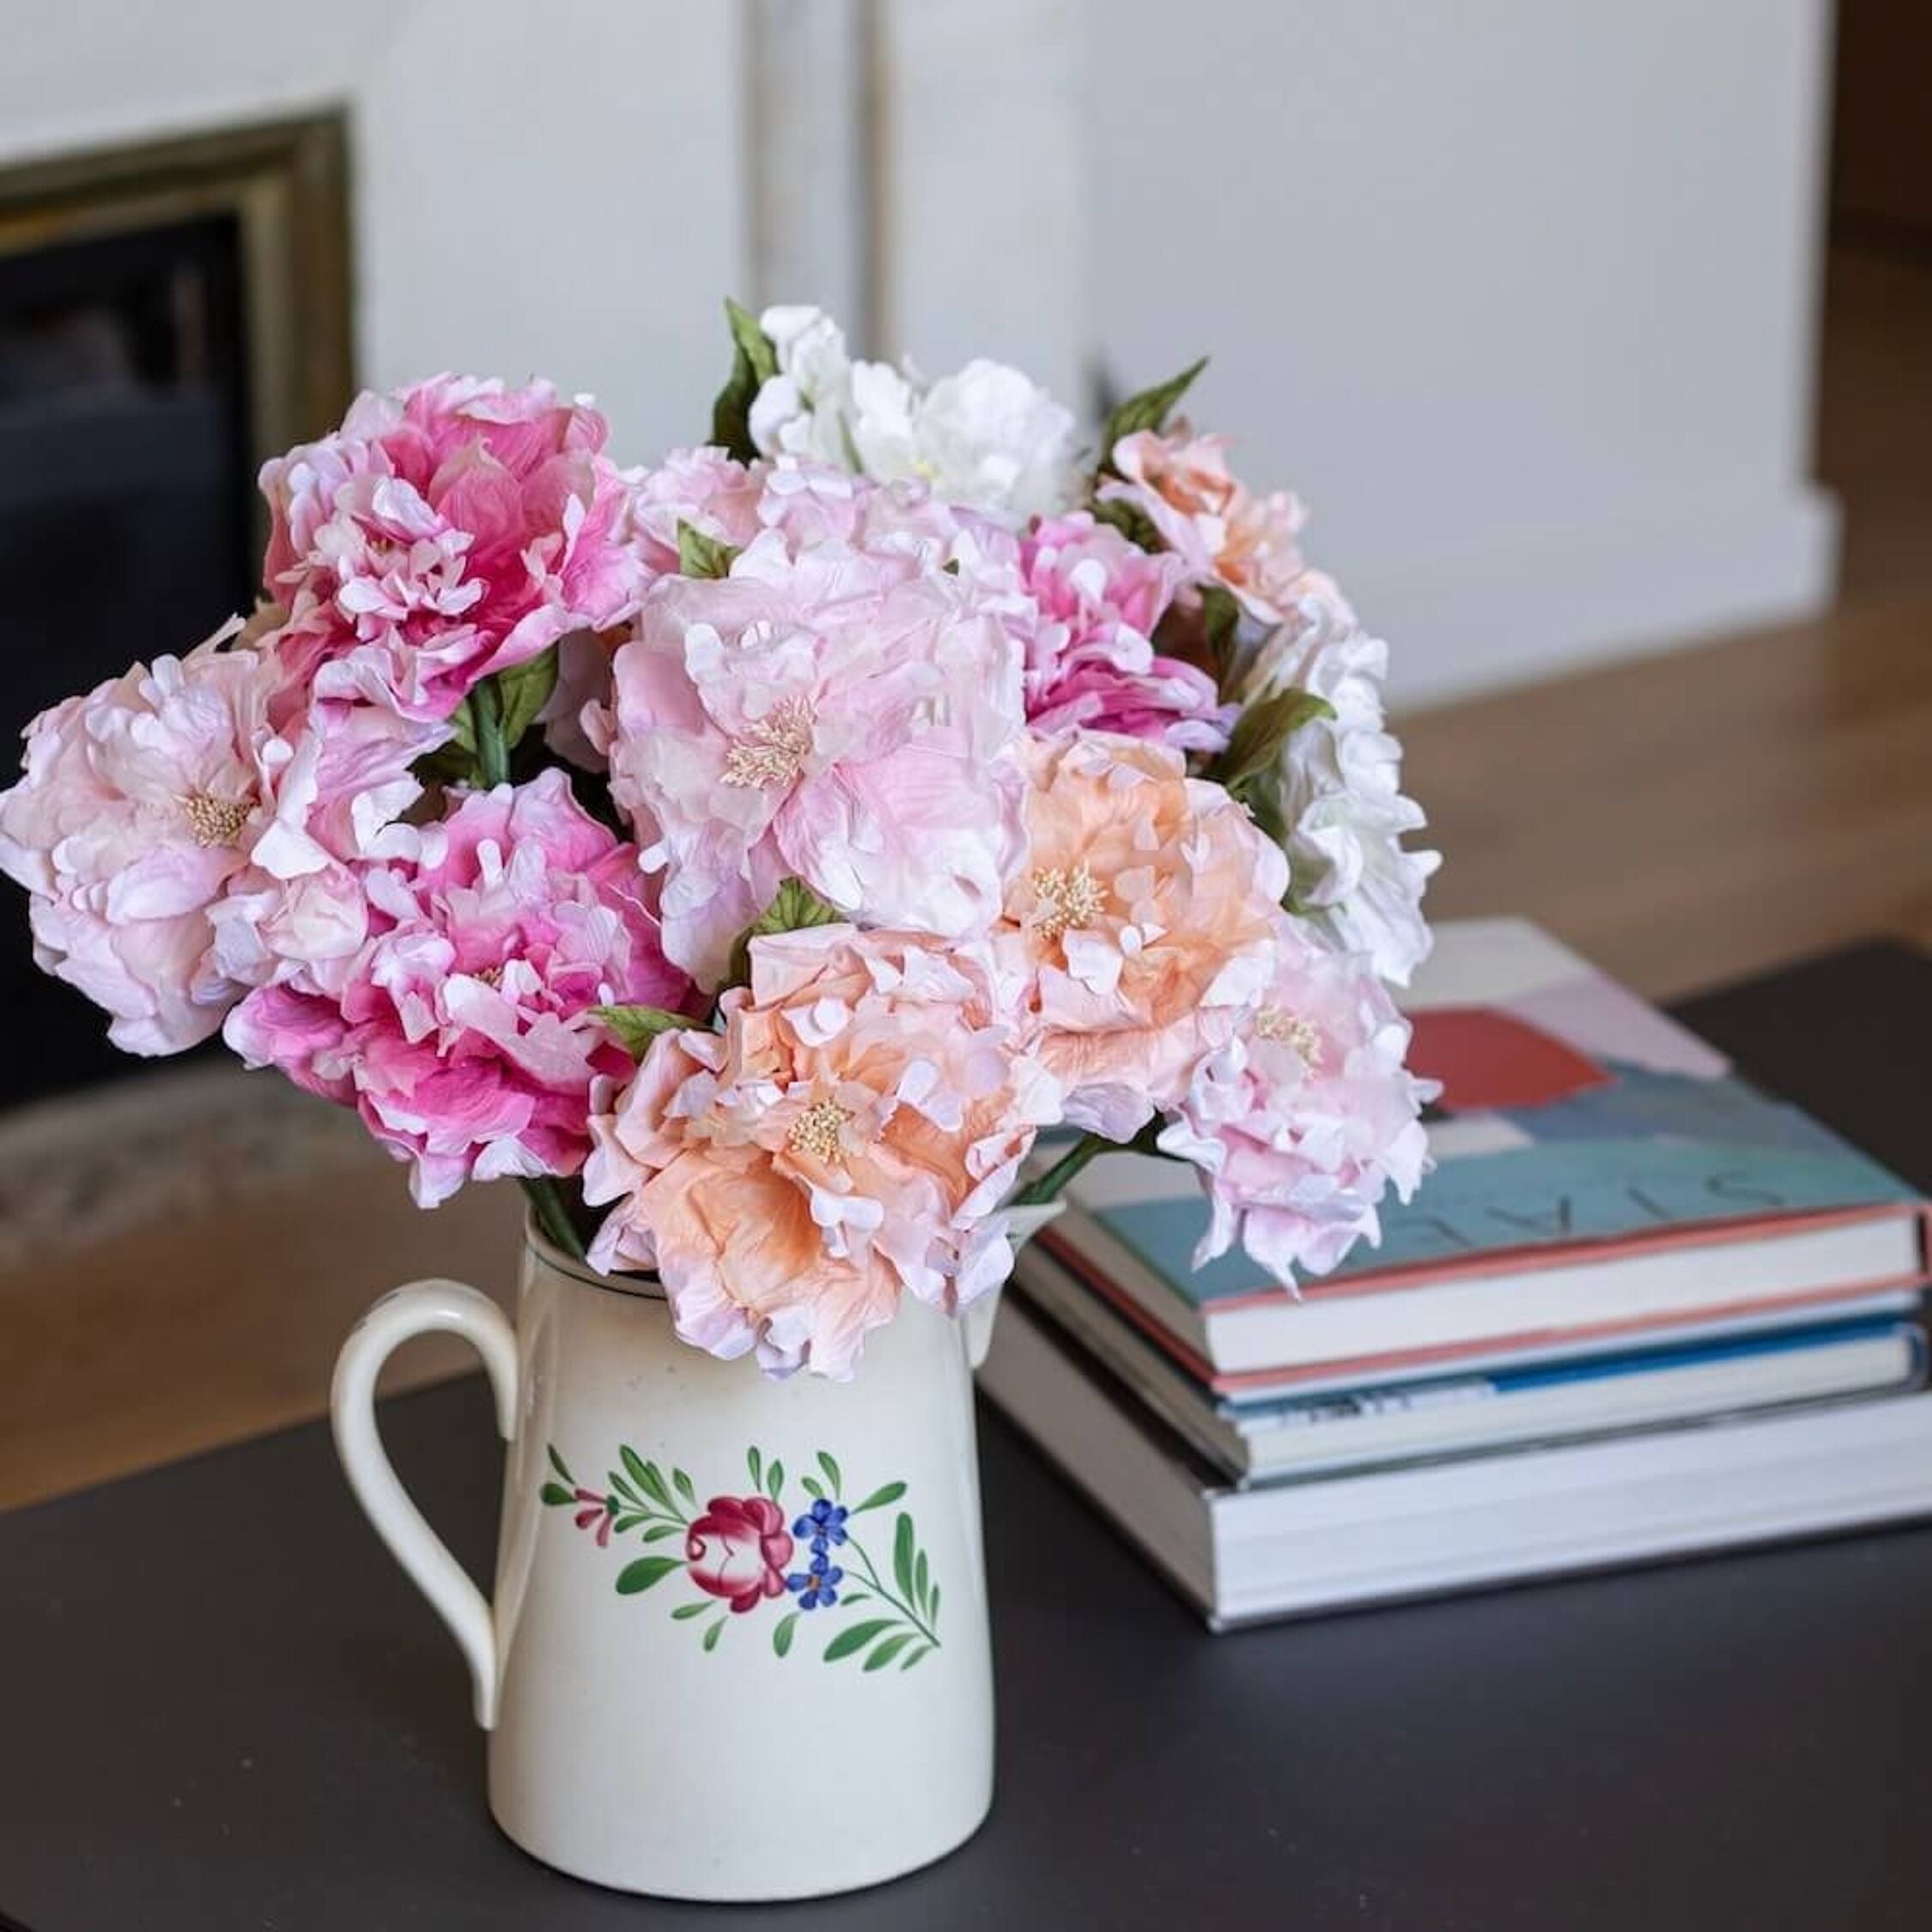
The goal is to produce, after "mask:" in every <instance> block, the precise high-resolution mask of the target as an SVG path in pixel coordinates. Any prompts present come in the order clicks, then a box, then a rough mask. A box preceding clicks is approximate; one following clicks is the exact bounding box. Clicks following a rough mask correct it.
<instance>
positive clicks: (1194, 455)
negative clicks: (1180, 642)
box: [1100, 426, 1303, 623]
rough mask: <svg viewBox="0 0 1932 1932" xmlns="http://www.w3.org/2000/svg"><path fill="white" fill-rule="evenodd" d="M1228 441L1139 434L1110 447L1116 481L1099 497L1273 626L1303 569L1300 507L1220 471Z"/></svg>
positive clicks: (1184, 431)
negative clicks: (1142, 518) (1144, 522)
mask: <svg viewBox="0 0 1932 1932" xmlns="http://www.w3.org/2000/svg"><path fill="white" fill-rule="evenodd" d="M1227 450H1228V439H1227V438H1226V437H1225V436H1197V435H1195V434H1194V433H1193V432H1192V431H1191V430H1189V429H1188V428H1186V427H1185V426H1182V428H1179V429H1178V430H1176V432H1175V433H1174V434H1170V435H1165V436H1163V435H1159V434H1156V433H1155V432H1154V431H1153V430H1151V429H1143V430H1140V431H1139V432H1138V433H1137V434H1133V435H1132V436H1123V437H1121V440H1120V441H1119V442H1117V443H1116V444H1115V446H1114V451H1113V461H1114V467H1115V469H1116V470H1118V471H1120V476H1119V477H1118V478H1116V479H1114V480H1112V481H1109V482H1108V483H1103V484H1102V485H1101V487H1100V496H1101V500H1102V501H1103V502H1105V501H1126V502H1128V503H1132V504H1133V505H1134V506H1135V507H1137V508H1139V509H1140V510H1142V511H1144V512H1145V513H1146V515H1147V516H1148V517H1149V519H1151V521H1152V523H1153V526H1154V527H1155V529H1156V530H1157V531H1158V532H1160V535H1161V540H1162V542H1163V543H1164V544H1166V545H1167V546H1168V548H1169V549H1170V550H1173V551H1174V552H1176V555H1178V556H1180V557H1181V559H1182V562H1185V563H1186V564H1187V565H1188V569H1189V570H1190V571H1191V572H1192V574H1194V576H1195V577H1196V578H1197V579H1200V580H1218V581H1220V582H1221V583H1224V584H1225V585H1226V586H1227V587H1228V588H1229V589H1230V591H1232V592H1234V594H1235V596H1236V598H1239V599H1240V602H1241V605H1242V609H1243V610H1245V611H1247V612H1248V613H1249V616H1250V617H1259V618H1260V619H1261V621H1262V622H1263V623H1279V621H1280V619H1281V617H1282V614H1283V610H1284V608H1285V599H1286V598H1288V596H1289V595H1290V593H1291V586H1292V585H1293V584H1294V581H1295V580H1296V578H1297V577H1298V576H1299V575H1300V574H1301V573H1302V569H1303V562H1302V555H1301V552H1300V550H1297V548H1296V544H1295V538H1296V536H1297V533H1298V532H1299V531H1300V529H1301V526H1302V507H1301V505H1300V504H1299V503H1298V502H1297V501H1296V500H1295V499H1294V497H1292V496H1291V495H1289V494H1288V492H1287V491H1285V490H1276V491H1274V492H1273V493H1272V494H1271V495H1267V496H1257V495H1255V493H1254V492H1253V491H1252V490H1251V489H1249V488H1248V486H1247V485H1246V484H1245V483H1242V482H1241V481H1240V480H1239V479H1238V478H1237V477H1235V476H1234V475H1233V474H1232V473H1231V472H1230V470H1229V468H1228V456H1227Z"/></svg>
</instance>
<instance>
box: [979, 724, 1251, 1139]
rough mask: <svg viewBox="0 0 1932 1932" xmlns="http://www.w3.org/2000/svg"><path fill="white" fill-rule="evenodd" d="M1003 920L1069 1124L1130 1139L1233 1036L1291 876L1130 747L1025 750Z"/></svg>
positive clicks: (1167, 766) (1244, 827) (1211, 795)
mask: <svg viewBox="0 0 1932 1932" xmlns="http://www.w3.org/2000/svg"><path fill="white" fill-rule="evenodd" d="M1027 763H1028V776H1029V781H1030V789H1029V791H1028V793H1027V799H1026V839H1027V848H1026V856H1025V860H1024V864H1023V865H1022V866H1020V868H1019V869H1018V871H1017V872H1016V873H1015V874H1014V876H1013V879H1012V884H1011V885H1010V886H1009V887H1008V889H1007V894H1006V914H1007V918H1008V920H1010V921H1011V922H1012V926H1013V927H1015V928H1017V930H1018V935H1019V943H1020V945H1021V948H1022V950H1023V951H1024V954H1025V956H1026V957H1027V958H1028V960H1029V962H1030V964H1031V966H1032V968H1033V969H1034V971H1035V973H1036V992H1035V995H1034V999H1035V1006H1036V1024H1037V1026H1038V1029H1039V1046H1040V1053H1041V1057H1042V1059H1043V1060H1045V1061H1046V1063H1047V1065H1048V1067H1050V1068H1051V1069H1052V1071H1053V1072H1054V1073H1055V1074H1057V1075H1058V1076H1059V1077H1060V1080H1061V1082H1062V1083H1063V1084H1064V1085H1065V1086H1066V1117H1067V1119H1068V1120H1070V1121H1072V1122H1073V1123H1074V1124H1075V1125H1076V1126H1078V1127H1085V1128H1088V1129H1089V1130H1091V1131H1092V1132H1094V1133H1103V1134H1105V1135H1106V1136H1107V1138H1108V1139H1111V1140H1128V1139H1132V1138H1133V1135H1134V1134H1135V1133H1137V1132H1138V1131H1139V1128H1140V1127H1143V1126H1144V1125H1145V1123H1146V1122H1147V1121H1148V1120H1149V1119H1151V1117H1152V1115H1154V1114H1155V1113H1156V1112H1157V1111H1158V1110H1160V1109H1163V1108H1168V1107H1171V1106H1173V1105H1174V1104H1175V1103H1176V1102H1177V1101H1178V1100H1179V1099H1180V1097H1181V1096H1182V1093H1183V1092H1185V1091H1186V1089H1187V1084H1188V1079H1189V1078H1190V1076H1191V1075H1192V1073H1193V1072H1194V1066H1195V1065H1196V1063H1197V1062H1198V1061H1199V1060H1200V1058H1201V1056H1202V1055H1203V1054H1206V1052H1208V1051H1209V1050H1210V1049H1211V1048H1214V1047H1217V1046H1219V1045H1221V1044H1223V1043H1224V1042H1225V1041H1226V1039H1227V1038H1228V1037H1229V1035H1230V1032H1231V1030H1232V1029H1233V1027H1234V1025H1235V1024H1236V1019H1237V1018H1238V1017H1239V1015H1240V1013H1241V1012H1242V1009H1243V1008H1245V1007H1246V1006H1248V1005H1250V1004H1251V1003H1252V1002H1253V1000H1254V999H1255V996H1256V995H1257V994H1258V993H1259V992H1260V990H1261V986H1262V984H1263V982H1264V981H1265V978H1266V975H1267V971H1268V968H1269V964H1270V962H1271V960H1272V958H1273V926H1274V920H1275V917H1276V909H1277V907H1278V904H1279V900H1280V898H1281V895H1282V894H1283V892H1284V891H1285V890H1287V884H1288V867H1287V864H1286V861H1285V860H1284V859H1283V858H1282V856H1281V853H1280V850H1279V848H1278V847H1276V846H1274V845H1273V844H1271V843H1270V842H1269V841H1267V839H1265V838H1264V837H1262V835H1261V833H1260V832H1259V831H1258V830H1256V829H1255V823H1254V821H1253V820H1252V819H1251V818H1249V816H1248V814H1247V812H1246V811H1243V810H1242V807H1241V806H1240V805H1237V804H1236V802H1235V801H1234V800H1233V799H1230V797H1229V796H1228V794H1227V793H1225V792H1224V791H1223V790H1222V789H1221V787H1219V786H1218V785H1211V784H1208V783H1207V782H1206V781H1203V780H1200V779H1191V778H1189V777H1188V775H1187V767H1186V765H1185V763H1184V762H1183V761H1182V756H1181V755H1180V753H1179V752H1177V751H1171V750H1168V749H1167V748H1166V747H1165V746H1163V745H1157V744H1146V743H1144V742H1142V741H1141V740H1139V739H1134V738H1100V737H1097V736H1089V737H1078V738H1062V739H1054V740H1042V739H1037V738H1036V739H1033V740H1031V741H1030V744H1029V749H1028V759H1027Z"/></svg>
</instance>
